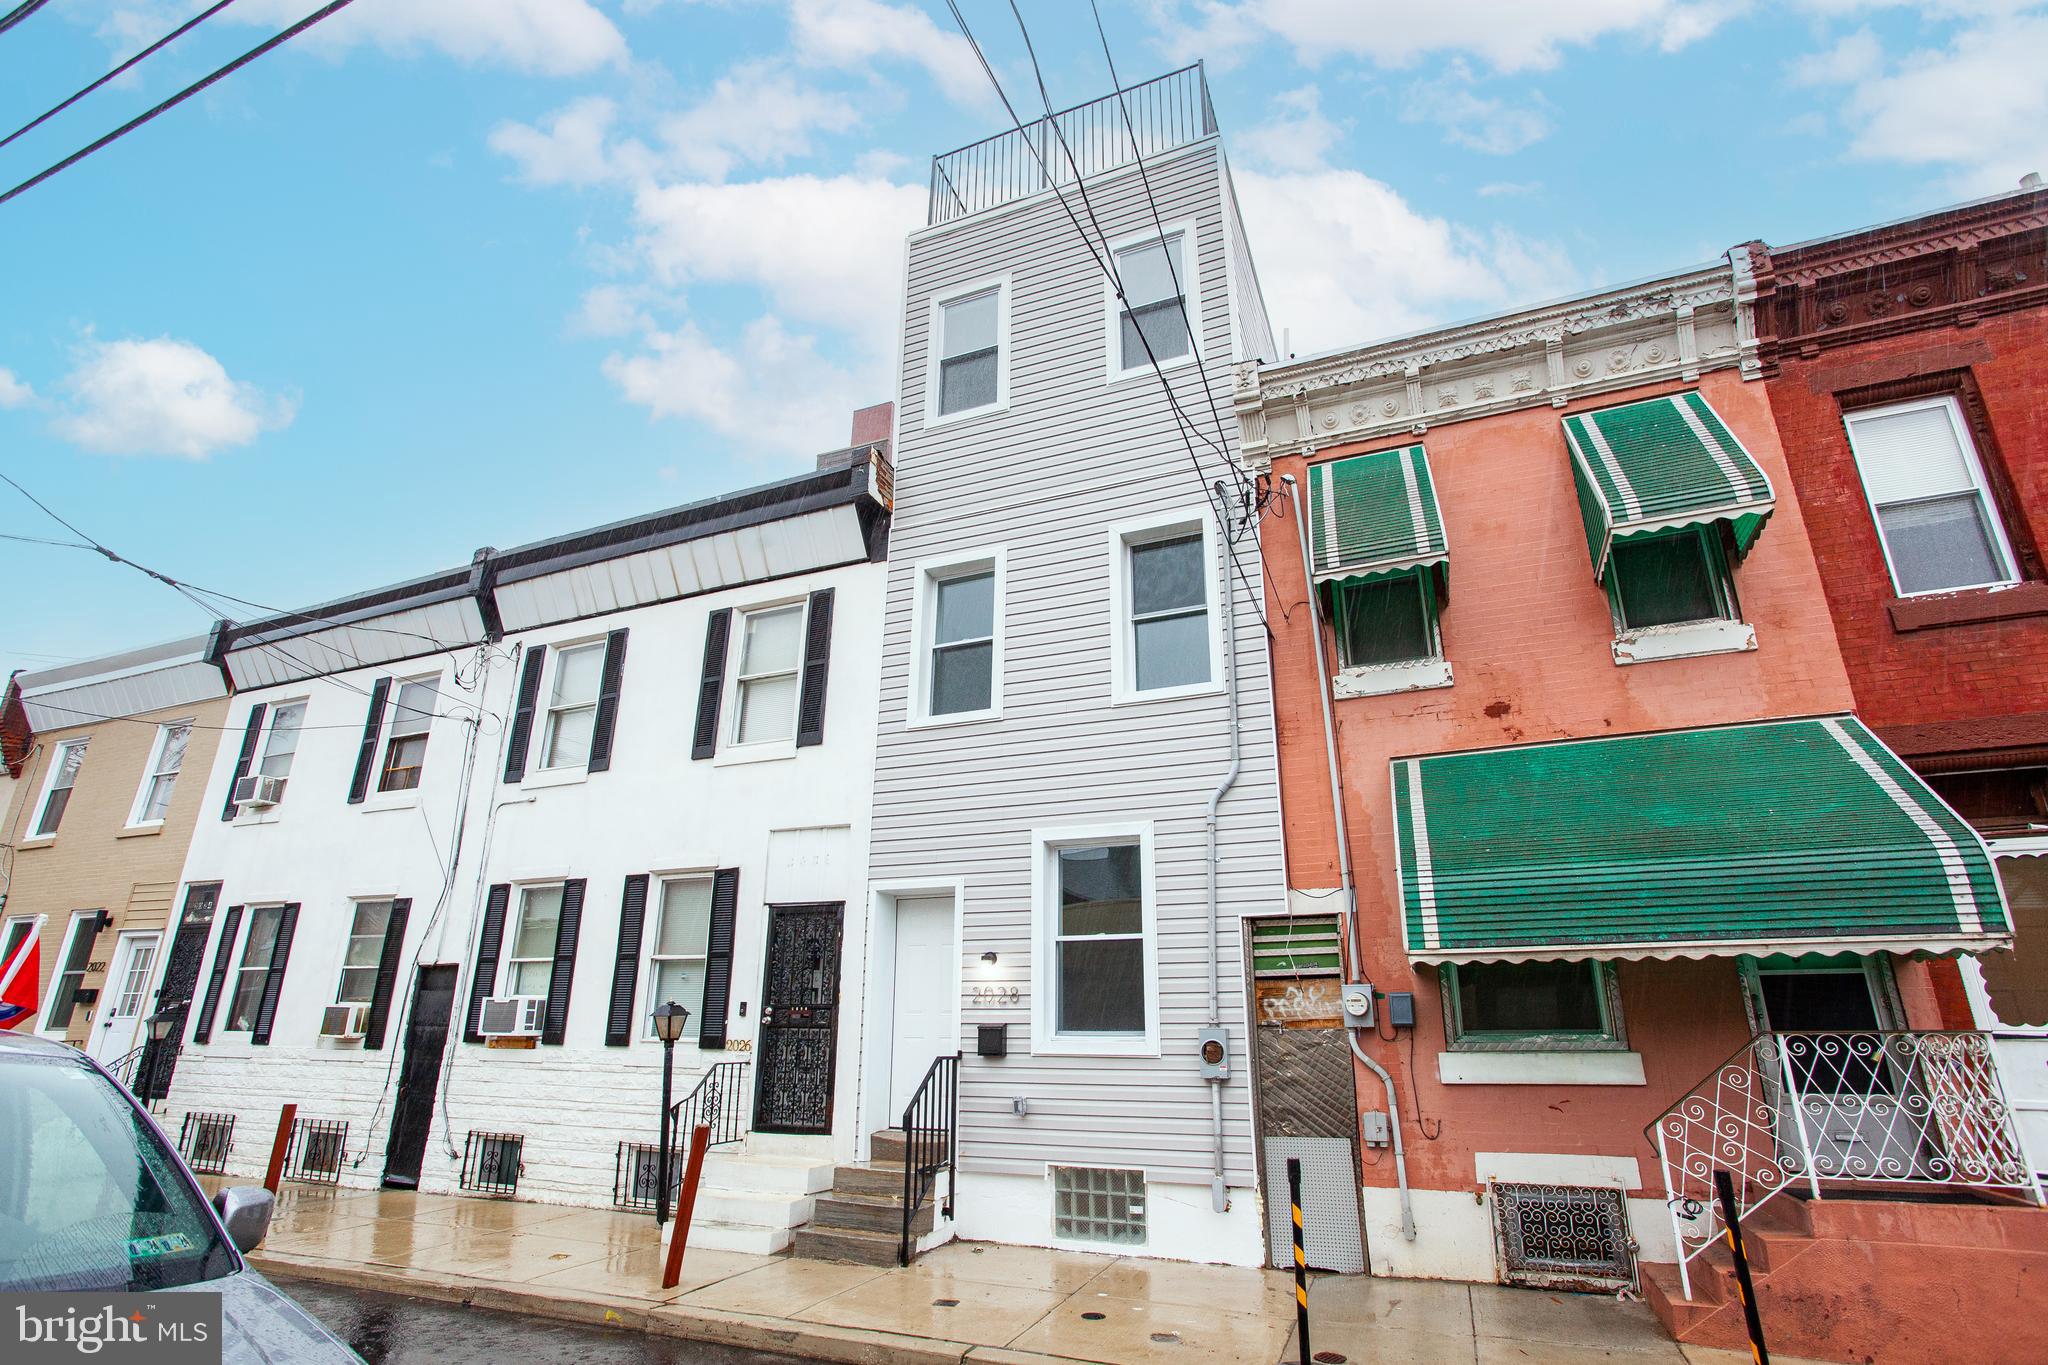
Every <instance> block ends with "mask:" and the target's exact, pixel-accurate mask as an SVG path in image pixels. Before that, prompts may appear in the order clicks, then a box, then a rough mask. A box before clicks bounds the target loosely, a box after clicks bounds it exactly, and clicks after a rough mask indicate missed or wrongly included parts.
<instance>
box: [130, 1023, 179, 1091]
mask: <svg viewBox="0 0 2048 1365" xmlns="http://www.w3.org/2000/svg"><path fill="white" fill-rule="evenodd" d="M142 1022H143V1024H144V1025H145V1026H146V1027H147V1028H148V1029H149V1046H148V1047H146V1048H144V1049H143V1050H142V1061H141V1064H140V1065H139V1066H138V1067H137V1068H136V1069H137V1070H138V1071H140V1072H141V1073H142V1075H141V1076H139V1077H138V1078H137V1080H138V1082H139V1084H140V1086H141V1088H142V1102H143V1104H144V1105H145V1106H147V1107H148V1108H149V1109H150V1110H151V1111H152V1112H154V1111H155V1109H156V1096H155V1094H154V1093H153V1092H154V1091H155V1090H156V1072H157V1068H158V1067H160V1066H162V1065H163V1049H164V1045H165V1044H166V1043H168V1042H169V1041H170V1040H171V1034H172V1033H173V1032H174V1031H175V1030H176V1029H177V1027H178V1011H176V1010H158V1011H157V1012H156V1013H155V1014H152V1015H150V1016H149V1018H147V1019H145V1020H143V1021H142Z"/></svg>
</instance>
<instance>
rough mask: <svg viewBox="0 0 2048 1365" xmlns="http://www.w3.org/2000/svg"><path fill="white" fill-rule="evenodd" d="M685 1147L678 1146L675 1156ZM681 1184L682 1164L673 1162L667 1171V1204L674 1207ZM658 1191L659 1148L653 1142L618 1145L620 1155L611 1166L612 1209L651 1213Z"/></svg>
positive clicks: (659, 1182) (622, 1143)
mask: <svg viewBox="0 0 2048 1365" xmlns="http://www.w3.org/2000/svg"><path fill="white" fill-rule="evenodd" d="M688 1145H689V1144H688V1143H687V1142H684V1143H681V1144H679V1145H678V1147H677V1155H678V1156H680V1155H681V1154H682V1152H683V1151H684V1150H685V1149H687V1147H688ZM682 1183H683V1166H682V1162H680V1161H674V1162H672V1163H671V1165H670V1168H669V1181H668V1189H669V1204H670V1206H671V1207H673V1206H674V1205H675V1202H676V1199H675V1195H676V1191H677V1190H678V1189H679V1188H680V1187H681V1186H682ZM660 1189H661V1148H660V1147H659V1146H657V1145H656V1144H654V1143H652V1142H621V1143H620V1144H619V1154H618V1156H617V1157H616V1158H615V1159H614V1160H613V1162H612V1207H613V1208H620V1209H645V1210H646V1211H647V1212H649V1213H652V1212H653V1211H654V1208H655V1195H656V1194H657V1192H659V1190H660Z"/></svg>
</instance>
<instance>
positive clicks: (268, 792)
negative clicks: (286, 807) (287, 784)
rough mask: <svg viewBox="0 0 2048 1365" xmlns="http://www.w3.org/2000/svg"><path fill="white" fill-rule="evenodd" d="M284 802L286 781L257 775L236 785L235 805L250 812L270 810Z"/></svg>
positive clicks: (246, 778)
mask: <svg viewBox="0 0 2048 1365" xmlns="http://www.w3.org/2000/svg"><path fill="white" fill-rule="evenodd" d="M282 800H284V779H283V778H281V777H265V776H264V775H263V774H261V773H257V774H255V775H254V776H252V777H245V778H243V779H241V780H240V781H239V782H237V783H235V804H236V805H238V806H247V807H248V808H249V809H250V810H269V809H270V808H271V807H272V806H274V805H276V804H277V803H278V802H280V801H282Z"/></svg>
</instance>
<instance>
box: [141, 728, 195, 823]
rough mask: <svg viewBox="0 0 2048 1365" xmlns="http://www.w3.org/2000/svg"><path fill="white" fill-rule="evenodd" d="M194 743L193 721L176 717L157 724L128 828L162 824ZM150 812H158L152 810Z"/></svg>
mask: <svg viewBox="0 0 2048 1365" xmlns="http://www.w3.org/2000/svg"><path fill="white" fill-rule="evenodd" d="M191 743H192V721H191V720H189V719H187V720H174V721H170V722H167V723H166V724H163V725H159V726H157V727H156V742H155V743H154V744H152V745H151V746H150V749H149V764H148V766H147V767H145V768H144V769H143V770H142V785H141V786H140V787H138V788H136V790H135V804H134V806H133V807H131V808H130V809H129V811H128V824H127V828H129V829H142V828H155V827H156V826H158V825H161V824H163V822H164V816H165V815H166V814H168V813H169V811H170V808H171V797H172V795H173V794H174V793H175V792H176V790H177V786H178V773H179V771H180V770H182V769H183V768H184V766H185V751H186V750H187V749H188V748H189V747H190V746H191ZM151 812H155V813H154V814H152V813H151Z"/></svg>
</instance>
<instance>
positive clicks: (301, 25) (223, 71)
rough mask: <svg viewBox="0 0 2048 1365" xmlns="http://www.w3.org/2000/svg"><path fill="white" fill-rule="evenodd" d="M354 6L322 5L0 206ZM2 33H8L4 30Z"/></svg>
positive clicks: (2, 197) (18, 189) (1, 197)
mask: <svg viewBox="0 0 2048 1365" xmlns="http://www.w3.org/2000/svg"><path fill="white" fill-rule="evenodd" d="M34 3H44V0H34ZM352 3H354V0H330V2H329V3H328V4H325V5H322V6H321V7H320V8H319V9H317V10H314V11H313V12H312V13H311V14H309V15H307V16H306V17H305V18H303V19H301V20H299V22H297V23H296V24H293V25H292V26H291V27H290V28H288V29H284V30H282V31H280V32H278V33H275V34H272V35H271V36H270V37H268V38H265V39H264V40H263V41H262V42H260V43H258V44H256V46H254V47H252V48H250V49H249V50H248V51H247V52H244V53H243V54H242V55H241V56H239V57H237V58H235V59H234V60H233V61H231V62H229V63H228V64H227V65H225V66H223V67H219V68H218V69H216V70H215V71H213V72H212V74H210V75H207V76H202V77H201V78H200V79H198V80H196V81H194V82H192V84H190V85H188V86H186V87H185V88H184V89H183V90H180V91H179V92H178V93H177V94H175V95H173V96H171V97H170V98H169V99H167V100H164V101H163V102H162V103H160V104H156V105H153V106H151V107H150V108H148V109H145V110H144V111H143V112H141V113H140V114H137V115H136V116H135V117H134V118H132V119H129V120H128V121H127V122H126V123H124V124H122V125H121V126H120V127H119V128H116V129H115V130H114V131H113V132H111V133H108V134H107V135H106V136H105V137H102V138H100V139H98V140H97V141H95V142H91V143H88V144H87V145H86V146H84V147H81V148H80V149H79V150H77V151H75V152H73V153H72V154H71V155H70V156H67V157H65V158H64V159H63V160H62V161H59V162H57V163H56V164H55V165H53V166H51V167H49V168H48V169H47V170H42V171H38V172H37V173H36V174H34V175H32V176H30V177H29V178H28V179H26V180H24V181H22V182H21V183H20V184H19V185H16V186H15V187H14V188H13V189H11V190H8V191H7V192H6V193H4V194H0V204H4V203H6V202H7V201H8V200H10V199H12V198H14V197H15V196H16V195H19V194H24V193H26V192H28V191H29V190H32V189H34V188H35V187H36V186H38V185H40V184H42V183H43V182H44V181H45V180H48V179H49V178H50V177H51V176H53V175H55V174H57V173H58V172H59V171H62V170H65V169H68V168H69V167H72V166H75V165H77V164H78V163H79V162H81V161H83V160H85V159H86V158H87V157H89V156H91V155H92V154H93V153H94V152H96V151H98V150H100V148H102V147H104V146H106V145H107V144H108V143H110V142H114V141H116V140H118V139H120V138H123V137H126V136H127V135H128V134H130V133H132V132H134V131H135V130H136V129H137V128H140V127H141V126H142V125H143V124H145V123H147V122H149V121H150V120H151V119H153V118H155V117H156V116H157V115H158V114H161V113H163V112H164V111H165V110H168V109H171V108H174V107H176V106H177V105H180V104H183V103H184V102H185V101H186V100H188V99H191V98H192V97H193V96H194V95H196V94H198V93H199V92H200V91H202V90H204V89H206V88H207V87H208V86H210V85H212V84H213V83H214V82H215V81H217V80H220V79H222V78H223V77H225V76H231V75H233V74H234V73H235V72H237V71H239V70H241V69H242V68H243V67H245V66H247V65H248V64H249V63H250V62H253V61H255V60H256V59H257V58H258V57H261V56H262V55H263V54H264V53H266V52H268V51H270V50H271V49H272V48H274V47H277V46H279V45H280V44H282V43H286V42H289V41H290V40H291V39H293V38H296V37H298V36H299V35H300V34H301V33H304V32H305V31H306V30H307V29H309V28H311V27H313V25H315V24H317V23H319V22H320V21H321V20H322V19H325V18H327V17H328V16H329V15H331V14H335V13H337V12H339V11H340V10H343V9H346V8H347V7H348V6H349V5H350V4H352ZM15 13H17V14H19V13H21V11H20V10H17V11H15ZM5 22H6V21H4V20H0V26H4V24H5ZM0 31H4V27H0Z"/></svg>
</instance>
